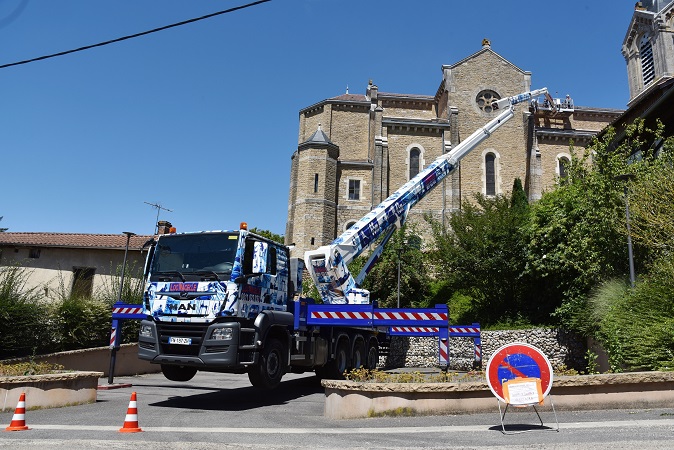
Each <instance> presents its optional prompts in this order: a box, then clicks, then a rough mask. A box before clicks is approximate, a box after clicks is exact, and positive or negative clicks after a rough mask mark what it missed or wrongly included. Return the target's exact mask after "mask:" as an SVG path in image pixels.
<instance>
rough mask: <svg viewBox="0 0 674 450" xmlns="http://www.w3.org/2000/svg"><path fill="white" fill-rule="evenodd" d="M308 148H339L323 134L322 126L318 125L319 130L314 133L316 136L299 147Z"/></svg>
mask: <svg viewBox="0 0 674 450" xmlns="http://www.w3.org/2000/svg"><path fill="white" fill-rule="evenodd" d="M306 147H335V148H337V147H338V146H337V145H336V144H335V143H333V142H332V141H331V140H330V138H329V137H328V135H327V134H325V133H324V132H323V130H322V129H321V124H320V123H319V124H318V129H317V130H316V131H315V132H314V134H312V135H311V137H310V138H309V139H307V140H306V141H304V142H302V143H301V144H300V145H299V148H300V149H302V148H306Z"/></svg>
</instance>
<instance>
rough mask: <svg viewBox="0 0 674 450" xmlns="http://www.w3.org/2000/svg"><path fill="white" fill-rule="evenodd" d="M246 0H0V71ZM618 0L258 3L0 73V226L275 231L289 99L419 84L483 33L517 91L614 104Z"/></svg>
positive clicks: (620, 76) (286, 163)
mask: <svg viewBox="0 0 674 450" xmlns="http://www.w3.org/2000/svg"><path fill="white" fill-rule="evenodd" d="M252 1H253V0H201V1H186V0H141V1H139V0H96V1H93V0H62V1H55V0H0V65H5V64H10V63H14V62H18V61H23V60H28V59H32V58H37V57H41V56H45V55H50V54H54V53H59V52H64V51H68V50H72V49H76V48H80V47H84V46H88V45H92V44H97V43H99V42H104V41H108V40H113V39H117V38H120V37H124V36H128V35H132V34H136V33H141V32H144V31H148V30H152V29H155V28H159V27H163V26H166V25H170V24H174V23H177V22H182V21H185V20H189V19H193V18H197V17H201V16H204V15H207V14H212V13H215V12H218V11H223V10H227V9H230V8H233V7H237V6H241V5H245V4H247V3H250V2H252ZM634 3H635V0H568V1H541V0H536V1H534V0H531V1H529V0H523V1H517V2H516V1H510V0H482V1H473V2H463V1H461V2H459V1H448V0H414V1H412V0H407V1H402V0H270V1H268V2H266V3H262V4H258V5H256V6H251V7H248V8H245V9H240V10H237V11H234V12H231V13H227V14H221V15H218V16H215V17H212V18H210V19H206V20H201V21H198V22H194V23H190V24H187V25H184V26H179V27H174V28H170V29H167V30H164V31H160V32H157V33H152V34H149V35H145V36H141V37H138V38H134V39H128V40H124V41H122V42H118V43H114V44H110V45H106V46H101V47H96V48H93V49H90V50H86V51H80V52H76V53H71V54H67V55H64V56H59V57H54V58H49V59H44V60H41V61H36V62H32V63H28V64H22V65H16V66H11V67H5V68H1V69H0V216H2V217H3V219H2V220H1V221H0V227H1V228H8V231H10V232H58V233H95V234H98V233H102V234H118V233H122V232H124V231H130V232H133V233H136V234H152V233H154V231H155V223H156V219H157V216H158V217H159V220H168V221H170V222H171V223H172V224H173V225H174V226H175V227H176V228H177V230H178V231H179V232H182V231H199V230H223V229H238V226H239V223H240V222H247V223H248V224H249V227H250V228H253V227H255V228H258V229H264V230H269V231H272V232H274V233H277V234H283V233H284V232H285V223H286V219H287V214H288V189H289V183H290V161H291V156H292V154H293V152H294V151H295V150H297V145H298V134H299V111H300V110H301V109H302V108H305V107H308V106H311V105H313V104H315V103H318V102H320V101H322V100H325V99H328V98H331V97H335V96H338V95H341V94H344V93H345V92H346V91H347V88H348V92H349V93H351V94H364V93H365V90H366V87H367V84H368V81H369V80H373V82H374V83H375V84H376V85H377V86H378V87H379V91H380V92H390V93H405V94H420V95H434V94H435V92H436V91H437V89H438V86H439V85H440V82H441V81H442V71H441V68H442V65H443V64H453V63H455V62H458V61H460V60H462V59H464V58H466V57H468V56H470V55H472V54H473V53H475V52H477V51H479V50H480V49H481V42H482V39H483V38H488V39H489V40H490V41H491V48H492V50H494V51H495V52H496V53H498V54H499V55H501V56H502V57H504V58H505V59H507V60H509V61H510V62H512V63H513V64H515V65H516V66H518V67H520V68H521V69H523V70H526V71H530V72H531V73H532V88H533V89H536V88H539V87H543V86H545V87H547V88H548V89H549V90H550V92H551V93H552V94H553V96H559V97H563V96H565V95H566V94H570V95H571V96H572V97H573V99H574V101H575V104H576V105H582V106H594V107H602V108H617V109H624V108H625V107H626V104H627V102H628V100H629V91H628V85H627V71H626V64H625V60H624V58H623V56H622V54H621V52H620V50H621V46H622V42H623V39H624V38H625V34H626V32H627V27H628V25H629V23H630V20H631V17H632V13H633V11H634ZM148 203H149V204H148ZM150 204H153V205H160V206H161V207H162V208H166V209H158V208H156V207H155V206H152V205H150ZM167 209H168V210H170V211H168V210H167ZM158 213H159V215H158Z"/></svg>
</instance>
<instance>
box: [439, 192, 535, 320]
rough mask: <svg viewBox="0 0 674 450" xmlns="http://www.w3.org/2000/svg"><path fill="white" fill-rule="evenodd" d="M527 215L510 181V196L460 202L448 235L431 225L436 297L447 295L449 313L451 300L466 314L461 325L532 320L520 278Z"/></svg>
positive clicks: (523, 201) (523, 198) (524, 283)
mask: <svg viewBox="0 0 674 450" xmlns="http://www.w3.org/2000/svg"><path fill="white" fill-rule="evenodd" d="M528 211H529V205H528V202H527V201H526V195H525V194H524V191H523V189H522V183H521V181H520V180H516V181H515V183H514V185H513V192H512V194H511V196H510V197H506V196H496V197H485V196H483V195H477V196H476V197H475V201H474V202H470V201H465V202H464V203H463V204H462V206H461V210H460V211H458V212H456V213H454V214H453V215H452V217H451V218H450V220H449V225H450V229H449V230H445V229H443V228H442V226H441V224H439V223H437V222H434V223H432V226H433V237H434V250H433V252H432V256H433V260H434V262H435V263H436V275H437V279H438V283H439V284H438V283H436V286H435V288H436V295H443V296H447V295H448V294H449V293H451V295H452V298H453V299H454V300H450V309H452V306H453V305H452V304H451V303H452V302H453V301H456V302H457V303H459V304H460V307H461V308H463V309H464V310H466V311H465V313H464V314H463V316H464V317H462V319H463V320H471V321H479V322H481V323H483V324H488V323H495V322H498V321H510V322H513V321H519V320H522V319H525V320H535V319H537V318H538V316H539V314H538V309H537V308H531V307H530V305H528V301H527V299H528V298H529V292H528V282H527V280H526V279H525V278H524V277H523V275H522V274H523V272H524V269H525V264H526V257H525V252H526V242H525V239H524V234H523V225H524V224H525V223H526V220H527V217H528ZM437 300H439V299H438V298H437V297H436V298H434V299H433V301H436V302H437ZM455 306H456V305H455Z"/></svg>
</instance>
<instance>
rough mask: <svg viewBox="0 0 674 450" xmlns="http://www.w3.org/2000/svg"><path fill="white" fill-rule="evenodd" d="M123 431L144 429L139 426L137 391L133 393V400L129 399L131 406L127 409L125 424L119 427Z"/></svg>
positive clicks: (136, 431) (131, 431)
mask: <svg viewBox="0 0 674 450" xmlns="http://www.w3.org/2000/svg"><path fill="white" fill-rule="evenodd" d="M119 431H120V432H122V433H138V432H139V431H143V430H141V429H140V428H139V427H138V408H137V407H136V393H135V392H132V393H131V400H130V401H129V408H128V409H127V410H126V417H125V418H124V426H122V428H120V429H119Z"/></svg>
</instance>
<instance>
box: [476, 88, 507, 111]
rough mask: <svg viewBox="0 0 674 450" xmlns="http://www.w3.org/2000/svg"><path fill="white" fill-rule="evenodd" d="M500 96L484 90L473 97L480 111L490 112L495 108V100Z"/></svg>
mask: <svg viewBox="0 0 674 450" xmlns="http://www.w3.org/2000/svg"><path fill="white" fill-rule="evenodd" d="M500 99H501V96H500V95H498V94H497V93H496V92H494V91H490V90H485V91H480V93H479V94H477V97H475V103H477V106H478V108H480V109H481V110H482V111H484V112H487V113H490V112H492V111H494V110H495V109H496V105H495V103H496V101H497V100H500Z"/></svg>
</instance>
